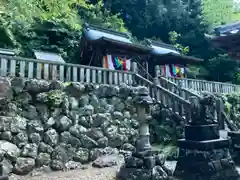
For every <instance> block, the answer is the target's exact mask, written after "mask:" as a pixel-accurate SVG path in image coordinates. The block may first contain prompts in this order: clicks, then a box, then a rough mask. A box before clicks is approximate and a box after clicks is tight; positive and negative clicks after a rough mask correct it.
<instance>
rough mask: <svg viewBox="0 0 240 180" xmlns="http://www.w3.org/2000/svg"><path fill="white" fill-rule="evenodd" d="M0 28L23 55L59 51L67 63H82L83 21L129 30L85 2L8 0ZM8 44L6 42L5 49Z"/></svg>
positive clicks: (101, 5)
mask: <svg viewBox="0 0 240 180" xmlns="http://www.w3.org/2000/svg"><path fill="white" fill-rule="evenodd" d="M0 22H1V25H0V28H2V29H4V31H5V32H6V35H7V36H8V37H10V39H11V41H12V42H13V43H12V44H13V45H11V48H15V49H17V50H18V51H19V53H20V54H21V55H23V56H31V55H32V53H31V50H33V49H35V50H44V51H50V52H56V53H58V54H60V55H62V56H63V58H64V59H65V60H66V61H68V62H79V57H80V56H79V54H78V53H79V42H80V37H81V29H82V24H83V23H84V22H88V23H94V24H99V25H101V26H105V27H108V28H111V29H115V30H120V31H127V30H126V28H125V27H124V23H123V20H121V19H120V18H119V16H118V14H116V15H112V14H111V13H110V12H109V11H107V10H105V8H104V7H103V3H102V1H99V2H98V3H97V4H95V5H93V4H89V3H86V1H85V0H35V1H34V0H7V1H6V2H5V3H4V13H3V14H1V16H0ZM6 46H7V47H9V44H8V43H7V42H5V47H6Z"/></svg>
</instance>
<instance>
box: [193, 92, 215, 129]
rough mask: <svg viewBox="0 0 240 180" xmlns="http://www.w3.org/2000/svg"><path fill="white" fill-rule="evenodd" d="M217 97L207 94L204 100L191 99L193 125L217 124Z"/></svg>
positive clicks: (204, 95)
mask: <svg viewBox="0 0 240 180" xmlns="http://www.w3.org/2000/svg"><path fill="white" fill-rule="evenodd" d="M216 100H217V99H216V97H215V96H214V95H212V94H209V93H205V94H203V97H202V98H199V97H191V98H190V102H191V106H190V108H191V122H190V124H192V125H207V124H217V123H218V122H217V113H216Z"/></svg>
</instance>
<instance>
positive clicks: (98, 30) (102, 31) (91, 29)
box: [83, 24, 133, 44]
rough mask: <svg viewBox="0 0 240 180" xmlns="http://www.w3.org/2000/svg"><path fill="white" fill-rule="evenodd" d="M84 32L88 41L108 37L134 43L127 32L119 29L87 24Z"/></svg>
mask: <svg viewBox="0 0 240 180" xmlns="http://www.w3.org/2000/svg"><path fill="white" fill-rule="evenodd" d="M83 33H84V36H85V37H86V38H87V40H88V41H94V40H99V39H101V38H108V39H112V40H116V41H121V42H125V43H130V44H133V43H132V41H131V39H130V37H129V36H128V35H127V34H126V33H120V32H117V31H113V30H110V29H106V28H102V27H97V26H94V25H88V24H85V25H84V29H83Z"/></svg>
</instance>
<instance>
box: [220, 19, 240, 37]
mask: <svg viewBox="0 0 240 180" xmlns="http://www.w3.org/2000/svg"><path fill="white" fill-rule="evenodd" d="M238 32H240V22H235V23H231V24H226V25H223V26H219V27H217V28H215V33H216V34H217V35H218V36H219V35H227V34H234V33H238Z"/></svg>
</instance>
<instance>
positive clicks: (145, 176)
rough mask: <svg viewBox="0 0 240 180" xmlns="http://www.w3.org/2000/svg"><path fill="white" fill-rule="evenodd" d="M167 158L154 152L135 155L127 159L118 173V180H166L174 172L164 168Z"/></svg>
mask: <svg viewBox="0 0 240 180" xmlns="http://www.w3.org/2000/svg"><path fill="white" fill-rule="evenodd" d="M164 163H165V157H164V156H163V155H161V154H158V153H157V152H154V151H151V150H149V151H145V152H142V153H137V152H136V153H133V154H132V155H131V156H128V157H125V164H124V165H123V166H122V167H121V168H120V171H119V172H118V173H117V176H116V180H164V179H168V177H169V176H171V174H172V172H171V171H170V170H169V169H167V168H166V167H165V166H164Z"/></svg>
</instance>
